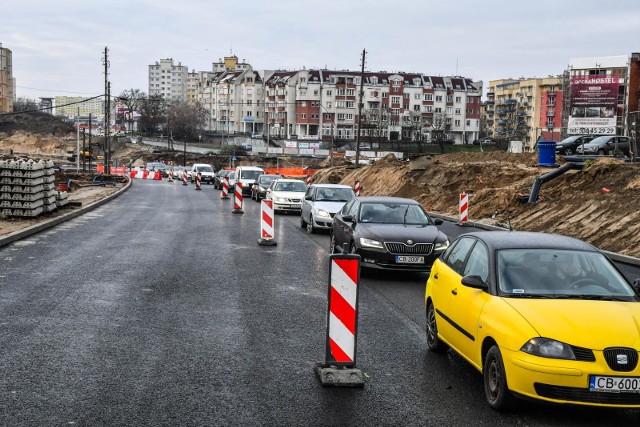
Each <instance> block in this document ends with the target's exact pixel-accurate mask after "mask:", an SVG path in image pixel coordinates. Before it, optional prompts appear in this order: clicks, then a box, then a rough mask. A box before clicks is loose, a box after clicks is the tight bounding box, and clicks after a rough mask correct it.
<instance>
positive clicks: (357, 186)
mask: <svg viewBox="0 0 640 427" xmlns="http://www.w3.org/2000/svg"><path fill="white" fill-rule="evenodd" d="M353 191H355V193H356V196H359V195H360V181H358V180H357V179H356V184H355V185H354V186H353Z"/></svg>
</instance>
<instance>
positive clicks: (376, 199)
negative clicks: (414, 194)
mask: <svg viewBox="0 0 640 427" xmlns="http://www.w3.org/2000/svg"><path fill="white" fill-rule="evenodd" d="M358 200H359V201H360V203H408V204H411V205H419V204H420V203H418V202H416V201H415V200H413V199H405V198H404V197H392V196H358Z"/></svg>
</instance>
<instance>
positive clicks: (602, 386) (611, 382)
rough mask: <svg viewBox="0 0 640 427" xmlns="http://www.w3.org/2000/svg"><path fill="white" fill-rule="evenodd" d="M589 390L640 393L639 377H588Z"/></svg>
mask: <svg viewBox="0 0 640 427" xmlns="http://www.w3.org/2000/svg"><path fill="white" fill-rule="evenodd" d="M589 391H605V392H608V393H640V377H603V376H596V375H592V376H590V377H589Z"/></svg>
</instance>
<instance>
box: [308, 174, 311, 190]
mask: <svg viewBox="0 0 640 427" xmlns="http://www.w3.org/2000/svg"><path fill="white" fill-rule="evenodd" d="M310 185H311V175H307V187H308V186H310Z"/></svg>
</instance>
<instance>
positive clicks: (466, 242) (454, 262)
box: [446, 237, 476, 275]
mask: <svg viewBox="0 0 640 427" xmlns="http://www.w3.org/2000/svg"><path fill="white" fill-rule="evenodd" d="M475 242H476V241H475V239H472V238H470V237H463V238H461V239H460V240H459V241H458V243H457V244H456V246H455V247H454V248H453V249H452V250H451V253H449V256H448V257H447V260H446V263H447V264H448V265H449V267H451V268H452V269H453V270H454V271H455V272H456V273H458V274H460V275H462V267H463V266H464V260H465V259H467V255H468V254H469V251H470V250H471V247H472V246H473V244H474V243H475Z"/></svg>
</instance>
